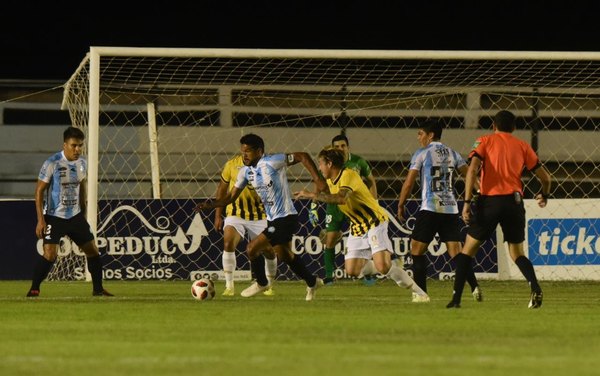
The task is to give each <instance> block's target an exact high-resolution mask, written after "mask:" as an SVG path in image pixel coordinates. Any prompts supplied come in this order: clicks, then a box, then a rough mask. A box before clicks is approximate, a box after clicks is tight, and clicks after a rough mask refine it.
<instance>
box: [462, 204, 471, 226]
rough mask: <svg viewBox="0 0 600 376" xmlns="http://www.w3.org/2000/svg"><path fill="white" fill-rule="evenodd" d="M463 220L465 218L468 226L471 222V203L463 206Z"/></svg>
mask: <svg viewBox="0 0 600 376" xmlns="http://www.w3.org/2000/svg"><path fill="white" fill-rule="evenodd" d="M462 218H463V221H465V223H466V224H467V225H468V224H469V222H470V221H471V203H470V202H465V205H464V206H463V209H462Z"/></svg>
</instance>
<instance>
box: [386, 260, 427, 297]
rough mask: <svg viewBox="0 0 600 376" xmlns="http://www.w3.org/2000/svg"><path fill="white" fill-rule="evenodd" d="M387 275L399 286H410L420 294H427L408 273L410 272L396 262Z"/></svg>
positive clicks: (406, 287)
mask: <svg viewBox="0 0 600 376" xmlns="http://www.w3.org/2000/svg"><path fill="white" fill-rule="evenodd" d="M387 277H388V278H390V279H391V280H392V281H394V282H396V283H397V284H398V286H400V287H404V288H405V289H408V288H410V289H411V290H412V292H414V293H417V294H419V295H425V291H423V290H422V289H421V288H420V287H419V286H418V285H417V284H416V283H415V281H413V279H412V278H410V276H409V275H408V273H407V272H406V271H405V270H404V269H402V268H399V267H397V266H396V264H395V263H392V266H391V267H390V270H389V271H388V273H387Z"/></svg>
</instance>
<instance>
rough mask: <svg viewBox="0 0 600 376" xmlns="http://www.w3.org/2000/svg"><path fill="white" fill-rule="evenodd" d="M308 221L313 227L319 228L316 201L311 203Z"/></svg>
mask: <svg viewBox="0 0 600 376" xmlns="http://www.w3.org/2000/svg"><path fill="white" fill-rule="evenodd" d="M308 220H309V221H310V224H311V225H312V226H313V227H317V225H318V224H319V213H318V211H317V203H316V202H314V201H313V202H311V203H310V210H309V211H308Z"/></svg>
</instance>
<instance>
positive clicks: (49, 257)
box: [27, 243, 58, 298]
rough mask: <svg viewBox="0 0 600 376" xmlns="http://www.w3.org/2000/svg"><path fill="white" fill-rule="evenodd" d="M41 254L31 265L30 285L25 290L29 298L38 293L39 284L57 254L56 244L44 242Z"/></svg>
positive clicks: (50, 267)
mask: <svg viewBox="0 0 600 376" xmlns="http://www.w3.org/2000/svg"><path fill="white" fill-rule="evenodd" d="M43 252H44V254H43V255H42V256H39V258H38V259H37V260H36V262H35V265H34V266H33V278H32V279H31V287H30V288H29V291H28V292H27V296H28V297H30V298H35V297H37V296H39V295H40V285H41V284H42V282H43V281H44V279H46V277H47V276H48V273H50V270H51V269H52V266H53V265H54V262H55V261H56V256H57V254H58V244H53V243H46V244H44V245H43Z"/></svg>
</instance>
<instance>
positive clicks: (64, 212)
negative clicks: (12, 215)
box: [38, 151, 87, 219]
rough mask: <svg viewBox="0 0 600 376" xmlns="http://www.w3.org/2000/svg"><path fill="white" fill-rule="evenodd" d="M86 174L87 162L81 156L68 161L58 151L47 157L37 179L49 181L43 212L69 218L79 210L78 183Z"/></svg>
mask: <svg viewBox="0 0 600 376" xmlns="http://www.w3.org/2000/svg"><path fill="white" fill-rule="evenodd" d="M86 175H87V162H86V160H85V159H83V158H81V157H80V158H78V159H77V160H75V161H69V160H68V159H67V158H66V157H65V155H64V153H63V152H62V151H61V152H58V153H56V154H54V155H52V156H51V157H50V158H48V159H47V160H46V161H45V162H44V164H43V165H42V168H41V169H40V174H39V175H38V179H39V180H41V181H43V182H45V183H49V184H50V185H49V187H48V190H47V191H46V197H45V198H44V214H47V215H52V216H55V217H59V218H63V219H69V218H72V217H74V216H76V215H77V214H79V213H80V212H81V202H80V197H79V191H80V184H81V182H82V181H83V180H85V178H86Z"/></svg>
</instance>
